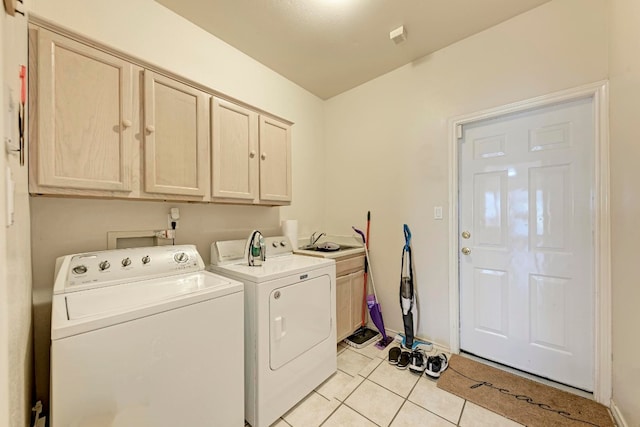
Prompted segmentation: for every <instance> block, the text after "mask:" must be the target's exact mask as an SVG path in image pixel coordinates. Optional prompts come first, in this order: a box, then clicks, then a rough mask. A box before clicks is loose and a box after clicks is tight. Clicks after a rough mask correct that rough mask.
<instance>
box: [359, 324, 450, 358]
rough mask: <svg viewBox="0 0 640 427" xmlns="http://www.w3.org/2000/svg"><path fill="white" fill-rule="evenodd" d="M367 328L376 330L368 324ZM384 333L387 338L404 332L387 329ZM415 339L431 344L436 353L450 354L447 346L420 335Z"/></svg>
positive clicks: (374, 326) (372, 325)
mask: <svg viewBox="0 0 640 427" xmlns="http://www.w3.org/2000/svg"><path fill="white" fill-rule="evenodd" d="M367 326H368V327H369V328H372V329H374V330H377V329H376V325H374V324H370V325H369V324H368V325H367ZM384 330H385V332H386V333H387V336H388V337H395V336H396V335H398V334H404V331H396V330H394V329H389V328H384ZM415 338H416V339H417V340H420V341H424V342H430V343H431V344H433V348H434V349H435V350H436V351H437V352H444V353H451V348H450V347H449V346H448V345H444V344H441V343H438V342H435V341H433V340H432V339H429V338H426V337H423V336H420V335H416V336H415Z"/></svg>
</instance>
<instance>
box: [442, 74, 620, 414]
mask: <svg viewBox="0 0 640 427" xmlns="http://www.w3.org/2000/svg"><path fill="white" fill-rule="evenodd" d="M608 94H609V83H608V82H607V81H600V82H597V83H592V84H588V85H584V86H580V87H577V88H573V89H568V90H564V91H561V92H555V93H552V94H548V95H543V96H539V97H536V98H532V99H528V100H524V101H519V102H515V103H512V104H508V105H504V106H501V107H497V108H491V109H488V110H484V111H480V112H476V113H472V114H467V115H463V116H458V117H453V118H451V119H449V218H450V221H449V322H450V330H449V346H450V348H451V352H452V353H460V306H459V300H460V292H459V288H458V282H459V277H458V191H459V188H458V138H457V129H458V126H462V125H464V124H468V123H472V122H477V121H480V120H485V119H490V118H494V117H497V116H502V115H505V114H510V113H515V112H519V111H524V110H530V109H534V108H540V107H544V106H547V105H551V104H557V103H560V102H566V101H572V100H576V99H580V98H592V99H593V105H594V120H595V147H594V150H595V152H594V158H595V164H594V171H595V184H596V185H595V200H594V203H595V206H596V209H595V218H594V226H595V227H594V228H595V229H594V263H595V271H594V281H595V292H596V294H595V325H594V327H595V342H594V345H595V358H594V366H595V372H594V393H593V396H594V399H595V400H596V401H597V402H600V403H603V404H605V405H607V404H609V403H610V401H611V388H612V385H611V384H612V380H611V375H612V373H611V369H612V367H611V271H610V269H611V243H610V241H611V236H610V233H611V232H610V219H609V97H608Z"/></svg>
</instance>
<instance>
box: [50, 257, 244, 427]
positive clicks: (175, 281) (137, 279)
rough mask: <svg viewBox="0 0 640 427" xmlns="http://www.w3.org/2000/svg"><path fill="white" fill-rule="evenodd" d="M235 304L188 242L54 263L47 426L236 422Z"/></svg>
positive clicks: (229, 288) (239, 349)
mask: <svg viewBox="0 0 640 427" xmlns="http://www.w3.org/2000/svg"><path fill="white" fill-rule="evenodd" d="M243 300H244V298H243V285H242V283H240V282H237V281H235V280H231V279H228V278H225V277H222V276H219V275H216V274H213V273H210V272H208V271H204V263H203V262H202V258H201V257H200V255H199V254H198V252H197V250H196V248H195V247H194V246H190V245H183V246H156V247H150V248H135V249H120V250H111V251H103V252H91V253H82V254H74V255H68V256H64V257H61V258H58V260H57V262H56V277H55V284H54V295H53V302H52V315H51V399H50V401H51V413H50V419H51V426H52V427H87V426H88V427H152V426H153V427H159V426H163V427H176V426H190V427H191V426H193V427H196V426H197V427H205V426H206V427H209V426H238V427H241V426H243V425H244V407H243V396H244V392H243V388H244V375H243V374H244V368H243V363H242V360H243V338H242V337H243V330H244V328H243V319H244V317H243Z"/></svg>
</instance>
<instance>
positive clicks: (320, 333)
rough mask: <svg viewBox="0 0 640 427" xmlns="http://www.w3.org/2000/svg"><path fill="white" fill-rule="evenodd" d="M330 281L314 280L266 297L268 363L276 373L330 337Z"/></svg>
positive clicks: (328, 279) (278, 290)
mask: <svg viewBox="0 0 640 427" xmlns="http://www.w3.org/2000/svg"><path fill="white" fill-rule="evenodd" d="M332 312H333V311H332V310H331V279H330V278H329V276H320V277H315V278H312V279H309V280H305V281H303V282H297V283H295V284H292V285H288V286H283V287H281V288H277V289H274V290H273V291H271V294H270V295H269V318H270V323H271V326H270V333H269V342H270V346H269V354H270V357H269V360H270V367H271V369H273V370H277V369H279V368H281V367H282V366H284V365H285V364H287V363H288V362H289V361H291V360H293V359H295V358H296V357H298V356H299V355H301V354H302V353H304V352H305V351H307V350H308V349H310V348H311V347H313V346H314V345H316V344H318V343H320V342H322V341H324V340H325V339H327V338H329V337H330V336H331V328H333V327H335V326H334V325H333V324H332V322H331V315H332Z"/></svg>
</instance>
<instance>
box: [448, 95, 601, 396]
mask: <svg viewBox="0 0 640 427" xmlns="http://www.w3.org/2000/svg"><path fill="white" fill-rule="evenodd" d="M459 143H460V144H461V146H460V153H461V157H460V176H459V179H460V194H459V197H460V200H459V206H460V211H459V215H460V218H459V220H460V222H459V223H460V230H459V232H460V234H459V249H460V252H459V268H460V348H461V350H463V351H467V352H469V353H473V354H475V355H477V356H480V357H484V358H486V359H490V360H493V361H496V362H499V363H503V364H505V365H508V366H512V367H514V368H517V369H521V370H523V371H526V372H530V373H533V374H536V375H540V376H543V377H546V378H550V379H552V380H554V381H558V382H561V383H565V384H569V385H572V386H574V387H578V388H581V389H584V390H589V391H591V390H593V377H594V361H593V359H594V289H595V288H594V280H593V235H592V233H593V218H594V210H593V209H594V207H593V194H594V184H593V183H594V176H593V175H594V174H593V170H594V160H593V149H594V113H593V101H592V99H591V98H589V99H582V100H578V101H573V102H567V103H562V104H558V105H553V106H549V107H544V108H540V109H536V110H531V111H525V112H521V113H516V114H511V115H505V116H501V117H499V118H495V119H488V120H483V121H478V122H474V123H471V124H468V125H465V126H464V127H463V138H462V139H461V140H459Z"/></svg>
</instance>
